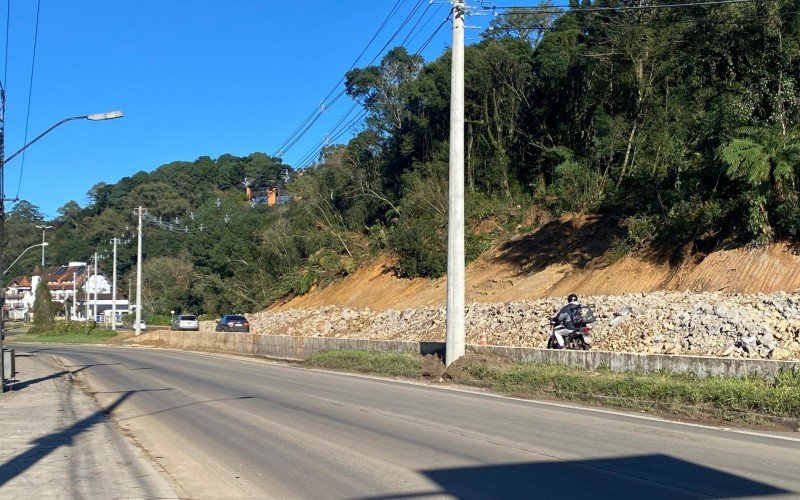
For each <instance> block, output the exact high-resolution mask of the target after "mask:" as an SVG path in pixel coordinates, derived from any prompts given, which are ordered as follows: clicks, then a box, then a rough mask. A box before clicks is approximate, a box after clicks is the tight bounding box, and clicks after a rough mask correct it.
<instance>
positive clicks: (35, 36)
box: [16, 0, 42, 198]
mask: <svg viewBox="0 0 800 500" xmlns="http://www.w3.org/2000/svg"><path fill="white" fill-rule="evenodd" d="M41 6H42V0H38V1H37V2H36V30H35V31H34V33H33V57H32V58H31V80H30V84H29V86H28V110H27V111H26V112H25V139H24V140H23V141H22V143H23V144H26V143H27V142H28V125H29V123H30V118H31V98H32V96H33V76H34V74H35V71H34V70H35V68H36V46H37V45H38V41H39V12H40V10H41ZM24 171H25V151H23V152H22V161H21V164H20V167H19V182H18V183H17V195H16V198H19V192H20V189H21V188H22V174H23V172H24Z"/></svg>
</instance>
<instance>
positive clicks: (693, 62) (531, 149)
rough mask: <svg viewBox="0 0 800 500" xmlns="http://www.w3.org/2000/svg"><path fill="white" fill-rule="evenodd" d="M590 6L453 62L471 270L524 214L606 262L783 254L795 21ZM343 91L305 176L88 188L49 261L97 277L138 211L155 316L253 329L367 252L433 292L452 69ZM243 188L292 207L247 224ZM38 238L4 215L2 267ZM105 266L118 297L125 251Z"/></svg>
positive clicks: (795, 141)
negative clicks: (762, 248) (652, 251)
mask: <svg viewBox="0 0 800 500" xmlns="http://www.w3.org/2000/svg"><path fill="white" fill-rule="evenodd" d="M599 5H601V3H595V4H589V3H585V4H580V5H579V4H577V3H576V4H575V5H574V7H576V9H575V10H573V11H570V12H566V13H563V14H560V15H556V14H553V13H552V12H553V10H551V9H546V8H545V9H539V10H537V9H530V10H518V11H514V10H511V11H506V13H505V14H503V15H500V16H497V17H495V18H494V19H493V20H492V22H491V25H490V27H489V29H487V30H486V31H485V32H484V33H482V35H481V41H480V42H478V43H474V44H472V45H470V46H469V47H467V51H466V68H467V69H466V88H467V96H466V97H467V103H466V120H467V123H466V151H465V153H466V188H467V218H468V228H467V250H468V258H474V257H475V256H477V255H479V254H480V253H481V252H482V251H483V250H484V249H486V248H487V247H488V245H489V244H491V242H492V241H493V239H496V238H503V237H508V236H510V235H512V234H513V233H514V232H519V231H526V230H530V229H531V227H530V226H526V220H525V217H524V214H525V213H529V212H530V210H531V208H533V207H535V208H536V209H537V210H541V211H546V212H549V213H551V214H558V213H562V212H567V211H583V212H600V213H604V214H607V215H608V216H609V217H610V218H613V220H615V221H617V222H618V227H619V238H618V241H617V244H616V245H615V247H614V251H615V252H616V253H617V254H620V253H624V252H627V251H631V250H635V249H637V248H639V247H642V246H647V245H667V246H669V247H670V248H672V249H674V250H675V252H677V253H680V252H686V251H689V252H691V251H697V249H701V248H702V249H703V250H705V251H707V250H708V249H710V248H714V247H716V246H719V245H723V244H737V245H747V244H752V245H759V244H764V243H766V242H769V241H773V240H776V239H792V240H796V239H797V238H798V237H799V236H800V201H798V189H797V184H796V183H797V181H798V175H800V122H799V121H798V120H800V89H798V85H799V84H800V10H799V9H797V2H794V1H789V0H777V1H763V2H752V3H742V4H736V5H707V6H697V7H690V8H664V9H640V10H595V11H591V10H581V9H585V8H587V7H592V6H599ZM602 5H615V3H609V2H602ZM345 80H346V90H347V93H348V95H350V96H351V97H352V98H353V99H355V100H356V101H358V102H359V103H360V104H361V105H362V106H363V107H364V108H365V110H366V111H367V118H366V121H365V124H364V126H363V127H361V128H360V129H359V130H358V131H357V133H356V135H355V136H354V137H353V138H352V139H351V140H350V141H349V142H348V143H347V144H339V145H332V146H328V147H326V148H325V149H324V150H323V151H322V154H321V156H320V158H319V160H318V162H316V163H315V165H314V166H312V167H309V168H305V169H303V170H295V169H292V168H291V166H288V165H285V164H283V163H282V161H281V159H280V158H272V157H269V156H267V155H265V154H262V153H253V154H251V155H249V156H247V157H234V156H230V155H223V156H222V157H220V158H217V159H212V158H208V157H202V158H199V159H197V160H195V161H193V162H175V163H171V164H168V165H164V166H161V167H159V168H158V169H156V170H155V171H153V172H151V173H146V172H139V173H137V174H136V175H133V176H131V177H127V178H124V179H122V180H121V181H120V182H118V183H116V184H98V185H96V186H94V187H93V188H92V190H91V191H90V192H89V193H88V197H89V203H88V204H87V205H86V206H84V207H81V206H80V205H79V204H77V203H76V202H73V201H71V202H69V203H67V204H65V205H64V206H63V207H61V208H60V209H59V216H58V218H57V219H56V220H54V221H52V222H53V224H54V225H56V226H57V227H56V228H55V229H54V230H52V234H51V236H50V238H49V240H50V241H51V246H50V247H49V248H48V255H49V258H48V261H49V262H59V263H66V262H67V261H69V260H86V259H88V258H89V256H90V254H92V253H93V252H94V251H95V250H96V249H97V250H99V251H100V252H101V253H103V254H104V255H106V256H108V255H109V248H110V246H109V240H110V239H111V238H113V237H122V238H123V241H128V240H129V239H130V238H131V235H132V234H133V231H134V229H135V218H134V216H133V209H134V208H135V207H137V206H139V205H142V206H145V207H147V210H148V214H150V219H149V222H148V225H147V226H146V230H145V262H144V276H145V289H144V292H145V299H146V303H145V306H146V308H147V309H148V310H149V311H151V312H160V313H163V312H168V311H169V310H170V309H184V310H187V309H188V310H193V311H199V312H208V313H218V312H223V311H224V312H229V311H231V310H236V311H247V310H255V309H259V308H261V307H263V306H265V305H267V304H269V303H270V302H272V301H274V300H276V299H278V298H280V297H282V296H285V295H286V294H292V293H304V292H305V291H307V290H308V289H309V288H310V287H312V286H313V285H314V284H316V283H321V282H325V281H327V280H330V279H333V278H335V277H336V276H341V275H344V274H347V273H348V272H350V271H352V270H353V269H355V267H356V266H358V265H359V263H361V262H363V261H364V259H367V258H369V257H370V256H374V255H376V254H377V253H380V252H385V253H389V254H392V255H394V256H396V257H397V265H396V271H397V273H398V275H400V276H409V277H415V276H427V277H433V276H439V275H441V274H442V273H443V272H444V271H445V259H446V255H445V254H446V225H447V161H448V133H449V132H448V130H449V129H448V127H449V91H450V55H449V53H448V52H445V53H443V54H442V55H441V56H440V57H439V58H437V59H436V60H433V61H428V62H426V61H424V60H423V59H422V58H421V57H420V56H418V55H413V54H410V53H409V52H408V51H406V50H405V49H404V48H402V47H397V48H395V49H393V50H391V51H390V52H388V53H387V54H386V55H385V57H384V58H383V59H382V60H381V61H380V64H379V65H376V66H370V67H365V68H359V69H354V70H351V71H350V72H348V73H347V75H346V78H345ZM245 177H247V178H248V179H251V180H252V179H255V182H256V183H257V184H267V185H275V186H279V187H280V188H281V189H284V188H285V189H286V190H287V191H288V192H289V193H290V194H291V196H292V197H293V201H291V202H290V203H288V204H286V205H281V206H274V207H268V206H266V205H263V204H261V205H251V204H249V203H247V202H246V199H245V195H244V189H243V187H242V184H241V183H242V181H243V179H244V178H245ZM42 219H43V217H42V216H41V214H40V213H39V212H38V210H37V209H36V207H34V206H31V205H30V204H28V203H24V202H21V203H19V204H18V205H16V206H15V207H14V208H13V209H12V210H11V212H10V214H9V220H8V223H7V228H8V231H9V250H8V252H7V255H16V253H17V252H18V251H21V249H22V248H24V247H25V246H27V245H30V244H32V243H35V242H36V241H37V239H38V238H40V237H41V233H40V232H37V231H36V230H34V229H32V225H33V224H36V223H40V222H41V221H42ZM487 220H491V221H492V223H493V224H492V225H491V230H486V228H485V227H486V225H485V224H481V222H482V221H487ZM201 226H202V228H203V230H200V227H201ZM119 255H120V257H119V258H120V270H121V272H122V273H123V274H125V275H126V277H125V280H127V279H128V276H129V275H131V273H132V272H133V268H134V265H135V241H133V240H131V241H129V242H128V243H125V244H122V245H120V248H119ZM36 261H37V257H36V256H35V255H34V256H31V257H30V258H29V259H27V260H23V261H22V265H21V266H17V267H16V268H15V269H14V270H13V271H16V272H18V273H22V272H24V270H25V269H32V267H33V265H35V263H36ZM103 267H105V268H106V269H109V267H110V262H109V261H108V259H106V260H104V263H103ZM125 280H123V283H126V282H127V281H125ZM123 289H125V286H124V285H123Z"/></svg>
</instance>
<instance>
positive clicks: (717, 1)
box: [481, 0, 765, 15]
mask: <svg viewBox="0 0 800 500" xmlns="http://www.w3.org/2000/svg"><path fill="white" fill-rule="evenodd" d="M764 1H765V0H706V1H699V2H684V3H664V4H653V5H618V6H603V7H571V6H569V5H553V6H547V7H536V6H528V5H494V4H492V3H491V2H481V7H483V8H484V9H485V10H491V11H495V10H499V9H502V10H507V11H511V12H512V13H513V12H534V13H540V14H564V13H567V12H608V11H612V12H615V11H628V10H654V9H683V8H692V7H704V6H713V5H733V4H744V3H760V2H764ZM503 14H507V13H501V15H503Z"/></svg>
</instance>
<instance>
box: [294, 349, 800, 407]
mask: <svg viewBox="0 0 800 500" xmlns="http://www.w3.org/2000/svg"><path fill="white" fill-rule="evenodd" d="M304 363H305V364H306V365H307V366H315V367H324V368H335V369H342V370H350V371H357V372H363V373H374V374H378V375H388V376H400V377H409V378H421V377H422V376H423V373H424V372H423V367H424V366H425V364H426V362H425V358H423V357H422V356H420V355H417V354H413V353H387V352H376V351H322V352H319V353H317V354H315V355H313V356H311V357H309V358H307V359H306V360H305V362H304ZM445 376H446V377H450V378H451V379H452V380H453V381H454V382H462V383H464V382H466V383H474V382H479V383H481V385H484V386H486V387H489V388H491V389H492V390H494V391H498V392H504V393H509V394H515V395H519V396H524V397H548V398H553V397H555V398H557V399H565V400H573V401H592V402H599V403H603V404H608V405H611V406H616V407H621V408H635V409H643V410H651V411H652V410H666V411H669V412H671V413H675V414H681V415H687V416H711V417H714V418H723V419H725V420H731V421H758V420H759V417H781V418H788V419H798V418H800V371H796V370H794V371H784V372H782V373H781V374H780V375H779V376H778V377H777V378H776V380H774V381H769V380H765V379H763V378H758V377H745V378H722V377H708V378H705V377H697V376H694V375H686V374H675V373H665V372H657V373H633V372H626V373H616V372H612V371H610V370H593V371H589V370H584V369H581V368H576V367H570V366H562V365H538V364H533V363H510V362H499V363H498V362H492V360H486V359H476V358H471V356H469V355H467V356H465V357H463V358H461V359H460V360H458V361H456V362H455V363H454V364H453V365H451V368H450V369H448V370H447V374H446V375H445Z"/></svg>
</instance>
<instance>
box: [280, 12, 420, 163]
mask: <svg viewBox="0 0 800 500" xmlns="http://www.w3.org/2000/svg"><path fill="white" fill-rule="evenodd" d="M406 1H407V0H397V2H395V4H394V7H392V10H391V11H389V14H388V15H387V16H386V18H385V19H384V20H383V22H382V23H381V25H380V26H379V27H378V30H377V31H376V32H375V34H374V35H372V38H370V40H369V42H367V45H365V46H364V49H363V50H362V51H361V53H360V54H359V55H358V57H356V59H355V61H353V64H351V65H350V68H349V69H348V70H347V71H350V70H352V69H353V68H354V67H355V66H356V64H358V61H359V60H361V57H363V56H364V54H365V53H366V51H367V50H368V49H369V47H370V45H372V42H374V41H375V39H376V38H377V37H378V35H379V34H380V32H381V31H383V28H385V27H386V24H387V23H388V22H389V20H390V19H391V18H392V17H394V14H395V13H396V12H397V9H398V8H399V7H400V5H401V4H403V3H404V2H406ZM342 82H344V77H342V78H341V79H339V81H338V82H336V85H334V86H333V88H332V89H331V90H330V92H328V95H326V96H325V98H324V99H323V100H322V104H321V105H320V108H321V107H324V106H325V102H326V101H327V100H328V99H329V98H330V97H331V96H332V95H333V93H334V92H336V89H337V88H339V85H341V84H342ZM320 108H317V109H315V110H314V111H312V112H311V114H309V115H308V117H307V118H306V119H305V120H303V122H302V123H301V124H300V125H299V126H298V127H297V128H296V129H295V130H294V132H292V133H291V134H290V135H289V137H288V138H287V139H286V140H285V141H283V143H282V144H281V145H280V146H278V149H277V150H276V151H275V153H274V154H273V156H275V157H277V156H280V155H282V154H284V153H285V152H286V151H285V150H286V146H287V144H288V143H290V142H291V141H292V140H293V139H294V137H295V136H296V135H297V134H299V133H301V131H302V130H303V129H304V127H306V124H308V122H309V120H311V119H312V118H313V117H314V115H317V116H319V114H321V112H320Z"/></svg>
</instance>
